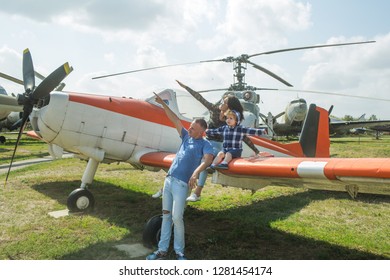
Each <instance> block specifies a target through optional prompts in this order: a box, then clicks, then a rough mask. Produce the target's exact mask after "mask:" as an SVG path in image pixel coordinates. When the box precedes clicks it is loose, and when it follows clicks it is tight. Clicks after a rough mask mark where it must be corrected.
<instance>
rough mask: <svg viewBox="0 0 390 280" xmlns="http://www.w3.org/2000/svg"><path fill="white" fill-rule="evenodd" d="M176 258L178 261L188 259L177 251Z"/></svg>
mask: <svg viewBox="0 0 390 280" xmlns="http://www.w3.org/2000/svg"><path fill="white" fill-rule="evenodd" d="M176 259H177V260H178V261H186V260H188V259H187V258H186V256H184V254H183V253H177V254H176Z"/></svg>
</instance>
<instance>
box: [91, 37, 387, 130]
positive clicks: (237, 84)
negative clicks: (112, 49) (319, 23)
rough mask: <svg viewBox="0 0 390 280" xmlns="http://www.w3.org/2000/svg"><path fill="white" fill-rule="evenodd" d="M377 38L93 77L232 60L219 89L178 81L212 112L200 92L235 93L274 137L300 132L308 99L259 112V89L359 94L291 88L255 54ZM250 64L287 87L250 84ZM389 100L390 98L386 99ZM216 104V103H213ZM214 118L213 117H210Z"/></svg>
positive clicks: (247, 120)
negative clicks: (274, 112) (247, 76)
mask: <svg viewBox="0 0 390 280" xmlns="http://www.w3.org/2000/svg"><path fill="white" fill-rule="evenodd" d="M375 42H376V41H362V42H349V43H338V44H322V45H311V46H305V47H294V48H286V49H279V50H273V51H267V52H260V53H255V54H251V55H248V54H241V55H239V56H228V57H225V58H221V59H210V60H202V61H198V62H188V63H178V64H170V65H163V66H155V67H148V68H143V69H138V70H131V71H125V72H118V73H113V74H107V75H101V76H96V77H93V78H92V79H94V80H96V79H102V78H109V77H113V76H119V75H125V74H132V73H136V72H142V71H150V70H156V69H161V68H167V67H175V66H181V65H190V64H196V63H214V62H225V63H231V64H232V66H233V71H234V73H233V83H232V84H231V85H230V86H229V87H228V88H220V89H210V90H198V91H197V90H193V89H192V88H190V87H188V86H185V85H183V84H181V83H180V82H179V84H180V85H181V86H182V87H183V88H185V89H186V90H187V91H188V92H189V93H190V94H191V95H192V96H193V97H194V98H195V99H197V100H198V101H199V102H200V103H201V104H202V105H203V106H204V107H206V108H207V109H208V111H209V112H210V115H212V112H211V108H212V107H213V106H212V104H211V103H210V102H209V101H208V100H206V98H204V97H203V96H202V95H201V94H202V93H206V92H214V91H225V92H224V93H223V94H222V96H221V99H220V101H218V102H217V103H216V104H214V105H217V104H219V103H220V102H221V101H222V100H223V99H224V98H225V97H226V96H228V95H232V96H235V97H236V98H238V99H239V100H240V102H241V105H242V106H243V108H244V120H243V122H242V125H244V126H248V127H262V128H266V129H267V130H268V134H269V136H270V137H273V136H274V135H275V136H276V135H283V134H285V135H288V134H295V135H296V134H299V132H300V131H301V129H302V123H303V120H304V119H305V116H306V114H307V111H308V106H307V105H306V100H304V99H303V98H297V99H294V100H292V101H291V102H289V104H287V107H286V109H285V111H284V112H281V113H279V114H277V115H276V116H272V114H271V113H268V116H266V115H264V114H262V113H260V108H259V103H260V95H259V94H258V93H256V91H294V92H308V93H316V94H330V95H343V96H349V97H358V96H354V95H346V94H337V93H328V92H320V91H311V90H298V89H291V88H292V87H293V85H292V84H291V83H289V82H288V81H286V80H285V79H283V78H282V77H280V76H279V75H277V74H275V73H273V72H271V71H270V70H268V69H266V68H264V67H262V66H260V65H259V64H257V63H254V62H253V61H251V59H252V58H254V57H257V56H261V55H269V54H276V53H282V52H289V51H298V50H307V49H315V48H326V47H341V46H348V45H360V44H369V43H375ZM248 64H249V65H251V66H252V67H253V68H255V69H257V70H259V71H262V72H263V73H265V74H267V75H269V76H270V77H272V78H274V79H276V80H278V81H279V82H281V83H282V84H284V85H285V86H287V87H288V88H285V89H280V88H265V87H254V86H250V85H248V84H247V83H246V81H245V72H246V70H247V67H248ZM359 98H367V99H375V98H372V97H364V96H359ZM387 101H390V100H387ZM214 107H215V106H214ZM283 115H284V117H285V122H284V123H283V124H275V123H276V119H277V118H278V117H280V116H283ZM210 121H211V119H210Z"/></svg>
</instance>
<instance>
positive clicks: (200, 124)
mask: <svg viewBox="0 0 390 280" xmlns="http://www.w3.org/2000/svg"><path fill="white" fill-rule="evenodd" d="M155 95H156V94H155ZM156 102H157V103H159V104H161V106H162V107H163V108H164V110H165V113H166V114H167V116H168V118H169V119H170V121H171V122H172V123H173V125H174V126H175V128H176V130H177V132H178V133H179V135H180V137H181V139H182V143H181V145H180V148H179V151H178V152H177V153H176V156H175V159H174V161H173V162H172V165H171V167H170V168H169V170H168V174H167V177H166V178H165V182H164V190H163V200H162V212H163V220H162V225H161V237H160V242H159V243H158V250H157V251H155V252H153V253H152V254H150V255H149V256H147V257H146V259H147V260H159V259H164V258H165V257H166V255H167V252H168V248H169V242H170V238H171V234H172V223H173V225H174V227H173V229H174V233H173V234H174V242H173V247H174V250H175V253H176V256H177V259H178V260H186V259H187V258H186V257H185V255H184V247H185V240H184V221H183V214H184V208H185V205H186V198H187V196H188V194H189V191H190V189H192V188H194V187H195V186H196V180H197V179H198V176H199V174H200V172H202V171H203V170H205V169H206V168H207V167H208V166H209V165H210V164H211V162H212V160H213V149H212V147H211V144H210V142H208V141H207V140H205V139H203V135H204V132H205V130H206V129H207V123H206V121H205V120H203V119H196V120H194V121H193V122H192V123H191V125H190V127H189V129H188V131H187V130H186V129H185V128H184V127H183V125H182V123H181V121H180V119H179V118H178V117H177V116H176V115H175V113H174V112H172V110H171V109H170V108H169V107H168V106H167V104H165V102H164V101H163V100H162V99H161V98H160V97H159V96H158V95H156ZM202 158H203V161H202Z"/></svg>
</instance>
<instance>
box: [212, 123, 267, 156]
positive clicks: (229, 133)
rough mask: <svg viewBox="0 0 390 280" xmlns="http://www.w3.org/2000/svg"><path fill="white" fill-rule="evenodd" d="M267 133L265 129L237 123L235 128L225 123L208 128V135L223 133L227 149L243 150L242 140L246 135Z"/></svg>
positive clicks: (225, 148)
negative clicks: (217, 126) (214, 127)
mask: <svg viewBox="0 0 390 280" xmlns="http://www.w3.org/2000/svg"><path fill="white" fill-rule="evenodd" d="M263 134H265V130H264V129H257V128H251V127H244V126H241V125H236V126H235V127H234V128H232V127H230V126H228V125H224V126H221V127H219V128H216V129H207V130H206V135H207V136H215V135H222V136H223V149H224V150H225V151H227V150H231V149H240V150H242V140H243V138H244V136H245V135H257V136H259V135H263Z"/></svg>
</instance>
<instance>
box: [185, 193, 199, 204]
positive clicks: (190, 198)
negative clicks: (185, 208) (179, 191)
mask: <svg viewBox="0 0 390 280" xmlns="http://www.w3.org/2000/svg"><path fill="white" fill-rule="evenodd" d="M186 200H187V201H188V202H196V201H199V200H200V196H197V195H196V194H195V193H192V194H191V195H190V196H189V197H187V199H186Z"/></svg>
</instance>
